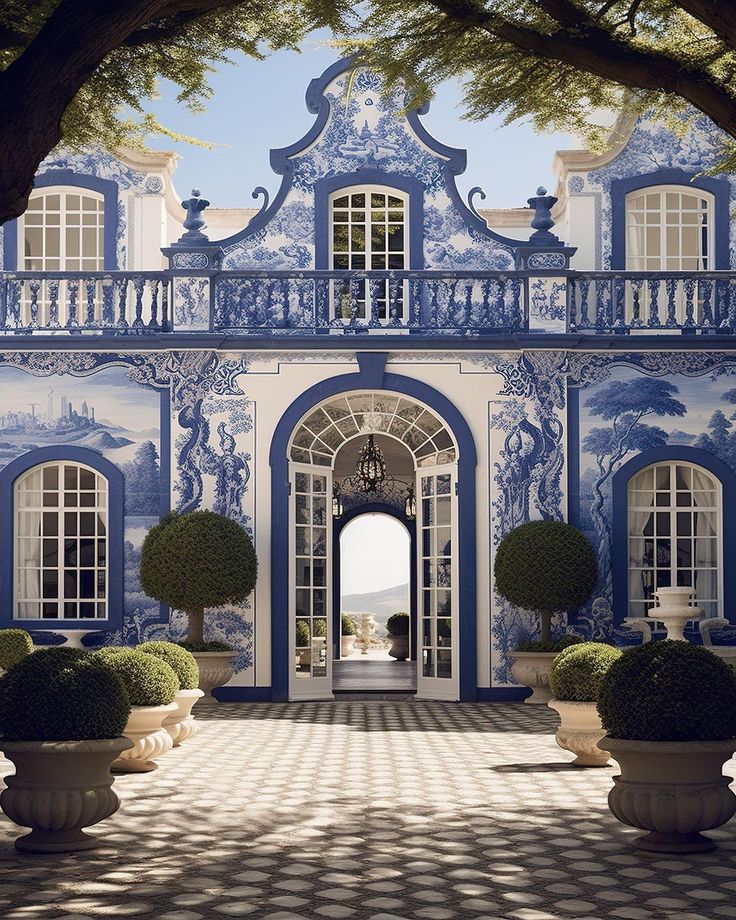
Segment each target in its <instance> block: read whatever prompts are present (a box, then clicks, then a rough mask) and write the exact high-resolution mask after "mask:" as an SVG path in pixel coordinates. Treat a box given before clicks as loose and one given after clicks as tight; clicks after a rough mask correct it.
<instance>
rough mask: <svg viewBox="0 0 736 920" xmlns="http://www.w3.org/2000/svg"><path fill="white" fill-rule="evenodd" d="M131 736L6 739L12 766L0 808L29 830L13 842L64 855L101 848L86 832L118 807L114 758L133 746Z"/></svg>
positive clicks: (27, 848) (19, 846)
mask: <svg viewBox="0 0 736 920" xmlns="http://www.w3.org/2000/svg"><path fill="white" fill-rule="evenodd" d="M132 747H133V742H132V741H131V740H130V739H129V738H110V739H105V740H101V741H4V742H3V753H4V754H5V756H6V757H7V758H8V760H10V761H12V763H14V764H15V774H12V775H10V776H6V777H5V783H6V785H7V788H6V789H4V790H3V792H2V795H0V807H1V808H2V810H3V811H4V812H5V814H6V815H7V816H8V817H9V818H10V820H11V821H14V822H15V823H16V824H19V825H20V826H21V827H30V828H31V832H30V833H29V834H26V835H24V836H23V837H19V838H18V839H17V840H16V841H15V846H16V848H17V849H18V850H23V851H27V852H29V853H68V852H74V851H75V850H88V849H91V848H92V847H96V846H99V845H100V843H99V841H98V840H97V838H95V837H93V836H91V835H89V834H85V833H84V828H85V827H91V826H92V825H93V824H99V822H100V821H103V820H104V819H105V818H109V817H110V815H112V814H114V813H115V812H116V811H117V810H118V808H119V806H120V800H119V799H118V797H117V795H116V794H115V791H114V790H113V788H112V784H113V776H112V775H111V773H110V766H111V764H112V762H113V761H114V760H115V759H116V758H118V757H121V756H124V754H125V753H127V751H128V750H130V749H132Z"/></svg>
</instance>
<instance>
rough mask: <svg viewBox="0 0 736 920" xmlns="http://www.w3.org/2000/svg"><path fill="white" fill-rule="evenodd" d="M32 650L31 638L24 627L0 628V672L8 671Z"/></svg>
mask: <svg viewBox="0 0 736 920" xmlns="http://www.w3.org/2000/svg"><path fill="white" fill-rule="evenodd" d="M32 651H33V639H31V636H30V633H27V632H26V631H25V629H0V672H2V671H9V670H10V669H11V668H12V667H14V666H15V665H16V664H18V662H19V661H22V660H23V659H24V658H25V657H26V655H30V654H31V652H32Z"/></svg>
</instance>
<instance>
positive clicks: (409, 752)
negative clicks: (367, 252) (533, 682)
mask: <svg viewBox="0 0 736 920" xmlns="http://www.w3.org/2000/svg"><path fill="white" fill-rule="evenodd" d="M195 711H196V712H197V713H198V716H199V719H200V723H201V731H200V734H199V735H198V736H197V737H196V738H194V739H193V740H191V741H189V742H188V743H187V744H186V745H185V746H184V747H182V748H179V749H177V750H174V751H172V752H171V753H170V754H168V755H166V757H163V758H162V759H161V763H160V768H159V769H158V770H157V771H156V772H155V773H151V774H147V775H137V776H135V775H129V776H123V777H120V778H119V779H118V780H117V781H116V788H117V789H118V791H119V793H120V795H121V797H122V799H123V803H122V806H121V809H120V811H119V812H118V813H117V814H116V815H115V816H114V817H112V818H111V819H109V820H108V821H106V822H104V823H103V824H102V825H100V826H99V829H98V834H99V836H100V837H102V838H104V842H105V846H104V847H103V848H101V849H99V850H94V851H88V852H86V853H81V854H77V855H73V856H66V857H61V858H59V857H56V858H50V857H46V856H21V855H19V854H16V852H15V851H14V849H13V846H12V841H13V839H14V837H15V836H17V834H18V829H17V828H16V827H15V826H14V825H12V824H11V823H10V822H9V821H8V819H7V818H5V817H4V816H3V817H2V818H0V833H1V835H2V839H0V917H2V918H4V920H35V918H43V920H56V918H59V920H61V918H64V920H77V918H83V917H85V918H86V917H123V918H143V917H146V918H147V917H155V918H157V920H200V918H218V920H224V918H228V917H252V918H259V920H260V918H268V920H292V918H310V920H311V918H314V920H327V918H333V920H343V918H345V920H350V918H355V920H368V918H370V920H395V918H407V920H455V918H494V920H558V918H575V920H600V918H617V920H648V918H654V920H660V918H676V920H696V918H698V920H700V918H707V920H722V918H728V917H734V918H736V823H735V822H732V823H731V824H730V825H727V826H726V827H725V828H722V829H720V830H718V831H715V832H713V836H714V837H715V838H717V840H718V843H719V845H720V849H719V850H718V851H716V852H715V853H712V854H704V855H698V856H692V857H687V858H684V857H668V858H659V857H656V856H640V855H637V854H635V853H634V852H633V851H632V850H631V848H630V845H629V841H630V839H631V837H632V836H634V835H635V833H636V832H635V831H631V830H629V829H627V828H624V827H623V826H622V825H620V824H619V823H618V822H617V821H616V820H615V819H614V818H613V817H612V816H611V815H610V813H609V811H608V808H607V806H606V794H607V791H608V789H609V787H610V785H611V776H612V775H613V773H614V768H604V769H598V770H581V769H576V768H574V767H570V766H569V762H570V760H571V759H572V756H571V755H569V754H567V753H566V752H563V751H560V750H559V749H558V748H557V747H556V745H555V743H554V739H553V734H552V733H553V731H554V726H555V719H556V717H555V715H554V714H553V713H551V712H549V711H548V710H546V709H545V708H542V707H531V706H524V705H521V704H504V705H491V704H477V705H457V704H454V705H453V704H442V703H414V702H367V703H364V702H341V703H318V704H314V703H312V704H290V705H237V704H219V705H217V704H212V703H210V704H204V705H200V706H198V707H197V710H195ZM734 768H736V764H735V763H734V762H731V763H730V764H729V765H728V767H727V770H728V771H729V772H734ZM10 769H11V766H10V764H8V763H7V761H4V760H3V759H2V758H1V757H0V770H1V774H0V775H5V774H6V773H8V772H9V770H10Z"/></svg>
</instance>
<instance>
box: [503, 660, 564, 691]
mask: <svg viewBox="0 0 736 920" xmlns="http://www.w3.org/2000/svg"><path fill="white" fill-rule="evenodd" d="M558 655H559V652H520V651H519V650H518V649H513V650H512V651H510V652H508V657H509V658H511V659H512V662H511V674H512V675H513V678H514V680H515V681H516V682H517V683H519V684H521V685H522V686H523V687H531V689H532V695H531V696H528V697H527V698H526V699H525V700H524V702H525V703H532V704H546V703H549V701H550V700H551V699H552V691H551V690H550V687H549V675H550V673H551V671H552V665H553V664H554V661H555V658H556V657H557V656H558Z"/></svg>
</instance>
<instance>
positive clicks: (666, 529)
mask: <svg viewBox="0 0 736 920" xmlns="http://www.w3.org/2000/svg"><path fill="white" fill-rule="evenodd" d="M627 498H628V560H629V561H628V570H629V605H628V612H629V616H632V617H634V616H638V617H641V616H645V615H646V613H647V611H648V610H649V609H650V608H651V607H652V606H653V604H654V593H655V592H656V590H657V589H658V588H664V587H669V586H676V585H678V586H684V585H689V586H690V587H692V589H693V592H694V593H695V596H696V598H697V604H698V606H699V607H702V608H703V610H704V612H705V615H706V616H716V615H718V613H719V612H720V608H721V606H722V589H721V575H720V570H721V564H720V561H721V532H722V525H721V507H722V502H721V483H720V482H719V481H718V480H717V479H716V478H715V477H714V476H713V474H712V473H710V472H708V471H707V470H705V469H703V468H702V467H700V466H696V465H695V464H693V463H686V462H681V461H679V460H672V461H663V462H661V463H655V464H652V465H651V466H648V467H646V468H645V469H643V470H640V471H639V472H638V473H635V474H634V475H633V476H632V477H631V478H630V479H629V481H628V486H627Z"/></svg>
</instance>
